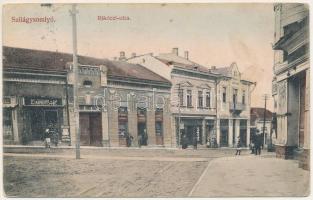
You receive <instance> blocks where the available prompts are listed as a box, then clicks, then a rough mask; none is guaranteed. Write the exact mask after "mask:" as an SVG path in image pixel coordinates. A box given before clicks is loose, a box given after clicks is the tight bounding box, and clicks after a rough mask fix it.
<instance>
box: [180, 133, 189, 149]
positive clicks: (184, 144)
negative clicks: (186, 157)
mask: <svg viewBox="0 0 313 200" xmlns="http://www.w3.org/2000/svg"><path fill="white" fill-rule="evenodd" d="M181 142H182V149H187V147H188V141H187V135H186V134H185V133H183V134H182V141H181Z"/></svg>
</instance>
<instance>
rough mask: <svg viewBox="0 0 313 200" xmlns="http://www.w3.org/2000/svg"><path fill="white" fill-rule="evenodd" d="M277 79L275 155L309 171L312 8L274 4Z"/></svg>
mask: <svg viewBox="0 0 313 200" xmlns="http://www.w3.org/2000/svg"><path fill="white" fill-rule="evenodd" d="M274 12H275V33H274V45H273V49H274V50H275V52H274V55H275V56H274V58H275V59H274V68H273V72H274V78H273V88H272V95H273V98H274V109H275V111H274V112H276V116H277V140H276V144H275V145H276V154H277V156H278V157H282V158H286V159H288V158H293V157H297V158H299V160H300V162H299V165H300V166H301V167H303V168H306V169H307V168H309V163H310V161H309V152H310V144H309V143H310V137H309V135H310V121H309V118H310V115H309V113H310V103H309V102H310V100H309V99H310V87H309V86H310V65H309V7H308V5H305V4H275V5H274Z"/></svg>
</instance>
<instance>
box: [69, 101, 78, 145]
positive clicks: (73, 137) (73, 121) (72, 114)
mask: <svg viewBox="0 0 313 200" xmlns="http://www.w3.org/2000/svg"><path fill="white" fill-rule="evenodd" d="M69 111H70V112H69V113H70V134H71V145H72V146H74V145H75V143H76V119H75V112H74V106H73V104H72V105H71V106H70V107H69ZM77 123H79V122H77Z"/></svg>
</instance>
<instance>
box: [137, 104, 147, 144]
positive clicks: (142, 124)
mask: <svg viewBox="0 0 313 200" xmlns="http://www.w3.org/2000/svg"><path fill="white" fill-rule="evenodd" d="M137 120H138V124H137V125H138V126H137V128H138V145H139V146H142V145H148V134H147V124H146V122H147V109H146V108H138V109H137Z"/></svg>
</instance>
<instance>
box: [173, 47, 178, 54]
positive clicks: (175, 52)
mask: <svg viewBox="0 0 313 200" xmlns="http://www.w3.org/2000/svg"><path fill="white" fill-rule="evenodd" d="M172 53H173V54H175V55H176V56H178V48H173V50H172Z"/></svg>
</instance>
